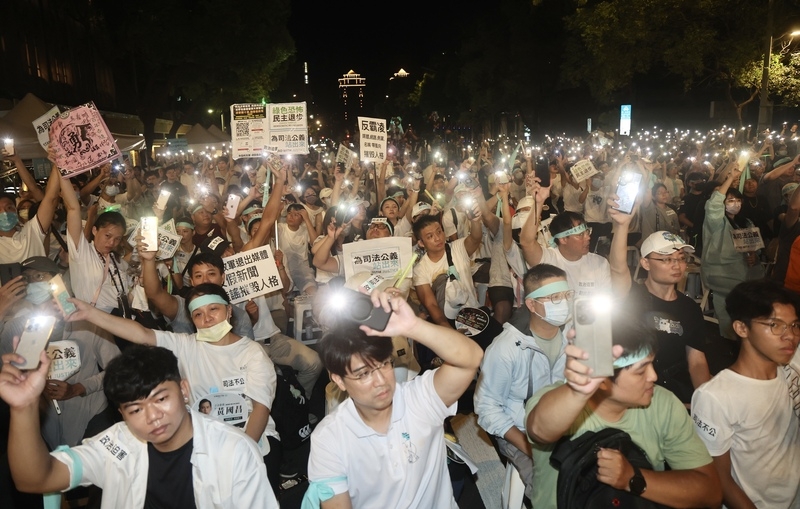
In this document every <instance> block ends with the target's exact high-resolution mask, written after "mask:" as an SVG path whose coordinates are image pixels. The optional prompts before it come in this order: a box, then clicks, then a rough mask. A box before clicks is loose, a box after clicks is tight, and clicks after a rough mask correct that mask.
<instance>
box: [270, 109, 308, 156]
mask: <svg viewBox="0 0 800 509" xmlns="http://www.w3.org/2000/svg"><path fill="white" fill-rule="evenodd" d="M264 150H266V151H267V152H275V153H276V154H308V115H307V110H306V103H305V102H299V103H278V104H267V140H266V145H265V146H264Z"/></svg>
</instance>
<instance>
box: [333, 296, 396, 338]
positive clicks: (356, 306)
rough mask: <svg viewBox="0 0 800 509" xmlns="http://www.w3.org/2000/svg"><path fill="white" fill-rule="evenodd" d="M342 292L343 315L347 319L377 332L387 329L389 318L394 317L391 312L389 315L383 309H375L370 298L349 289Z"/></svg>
mask: <svg viewBox="0 0 800 509" xmlns="http://www.w3.org/2000/svg"><path fill="white" fill-rule="evenodd" d="M341 291H342V292H343V293H342V294H341V295H340V296H338V297H339V298H341V299H343V302H344V305H343V306H342V313H343V317H344V318H345V319H347V320H349V321H351V322H356V323H359V324H362V325H366V326H367V327H370V328H372V329H375V330H376V331H382V330H384V329H386V325H387V324H388V323H389V317H390V316H392V312H391V311H389V312H388V313H387V312H386V311H384V310H383V308H382V307H375V306H374V305H373V304H372V300H371V299H370V298H369V296H367V295H364V294H363V293H359V292H356V291H354V290H349V289H347V288H343V289H342V290H341Z"/></svg>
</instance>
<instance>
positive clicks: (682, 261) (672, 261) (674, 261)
mask: <svg viewBox="0 0 800 509" xmlns="http://www.w3.org/2000/svg"><path fill="white" fill-rule="evenodd" d="M646 258H647V259H648V260H653V261H656V262H661V263H663V264H664V265H686V264H687V263H689V262H688V261H687V260H686V257H685V256H679V257H678V258H653V257H651V256H647V257H646Z"/></svg>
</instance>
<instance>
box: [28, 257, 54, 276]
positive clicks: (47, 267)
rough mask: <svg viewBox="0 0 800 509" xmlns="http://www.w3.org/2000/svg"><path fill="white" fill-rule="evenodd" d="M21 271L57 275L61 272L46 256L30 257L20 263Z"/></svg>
mask: <svg viewBox="0 0 800 509" xmlns="http://www.w3.org/2000/svg"><path fill="white" fill-rule="evenodd" d="M21 265H22V270H28V269H32V270H38V271H39V272H48V273H50V274H58V273H59V272H61V271H60V270H59V269H58V265H57V264H56V262H54V261H53V260H51V259H50V258H48V257H46V256H31V257H30V258H28V259H27V260H25V261H23V262H22V264H21Z"/></svg>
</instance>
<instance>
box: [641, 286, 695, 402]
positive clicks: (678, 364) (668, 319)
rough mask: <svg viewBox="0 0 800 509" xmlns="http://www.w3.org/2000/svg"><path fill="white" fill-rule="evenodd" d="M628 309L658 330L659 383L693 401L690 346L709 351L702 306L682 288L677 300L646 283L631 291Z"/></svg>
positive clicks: (684, 400)
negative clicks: (668, 298) (657, 292)
mask: <svg viewBox="0 0 800 509" xmlns="http://www.w3.org/2000/svg"><path fill="white" fill-rule="evenodd" d="M625 309H627V310H631V311H632V315H631V316H636V317H639V318H640V319H641V320H642V325H643V326H644V327H646V328H648V329H651V330H655V332H656V343H657V345H658V346H657V350H656V357H655V361H654V362H653V367H654V368H655V370H656V374H657V375H658V381H657V382H656V383H657V384H658V385H660V386H662V387H664V388H665V389H668V390H670V391H672V392H673V393H674V394H675V395H676V396H678V398H679V399H680V400H681V401H682V402H683V403H691V402H692V393H693V392H694V386H693V385H692V379H691V377H690V376H689V364H688V362H687V360H686V347H687V346H688V347H691V348H694V349H695V350H699V351H701V352H703V353H705V336H704V324H703V313H702V311H700V306H698V305H697V303H696V302H695V301H693V300H692V299H690V298H689V297H687V296H685V295H683V294H682V293H680V292H678V298H677V299H675V300H673V301H666V300H662V299H659V298H658V297H656V296H655V295H653V294H651V293H650V291H649V290H648V289H647V287H646V286H644V285H643V284H635V285H633V286H632V287H631V291H630V294H628V301H627V303H626V307H625Z"/></svg>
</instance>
